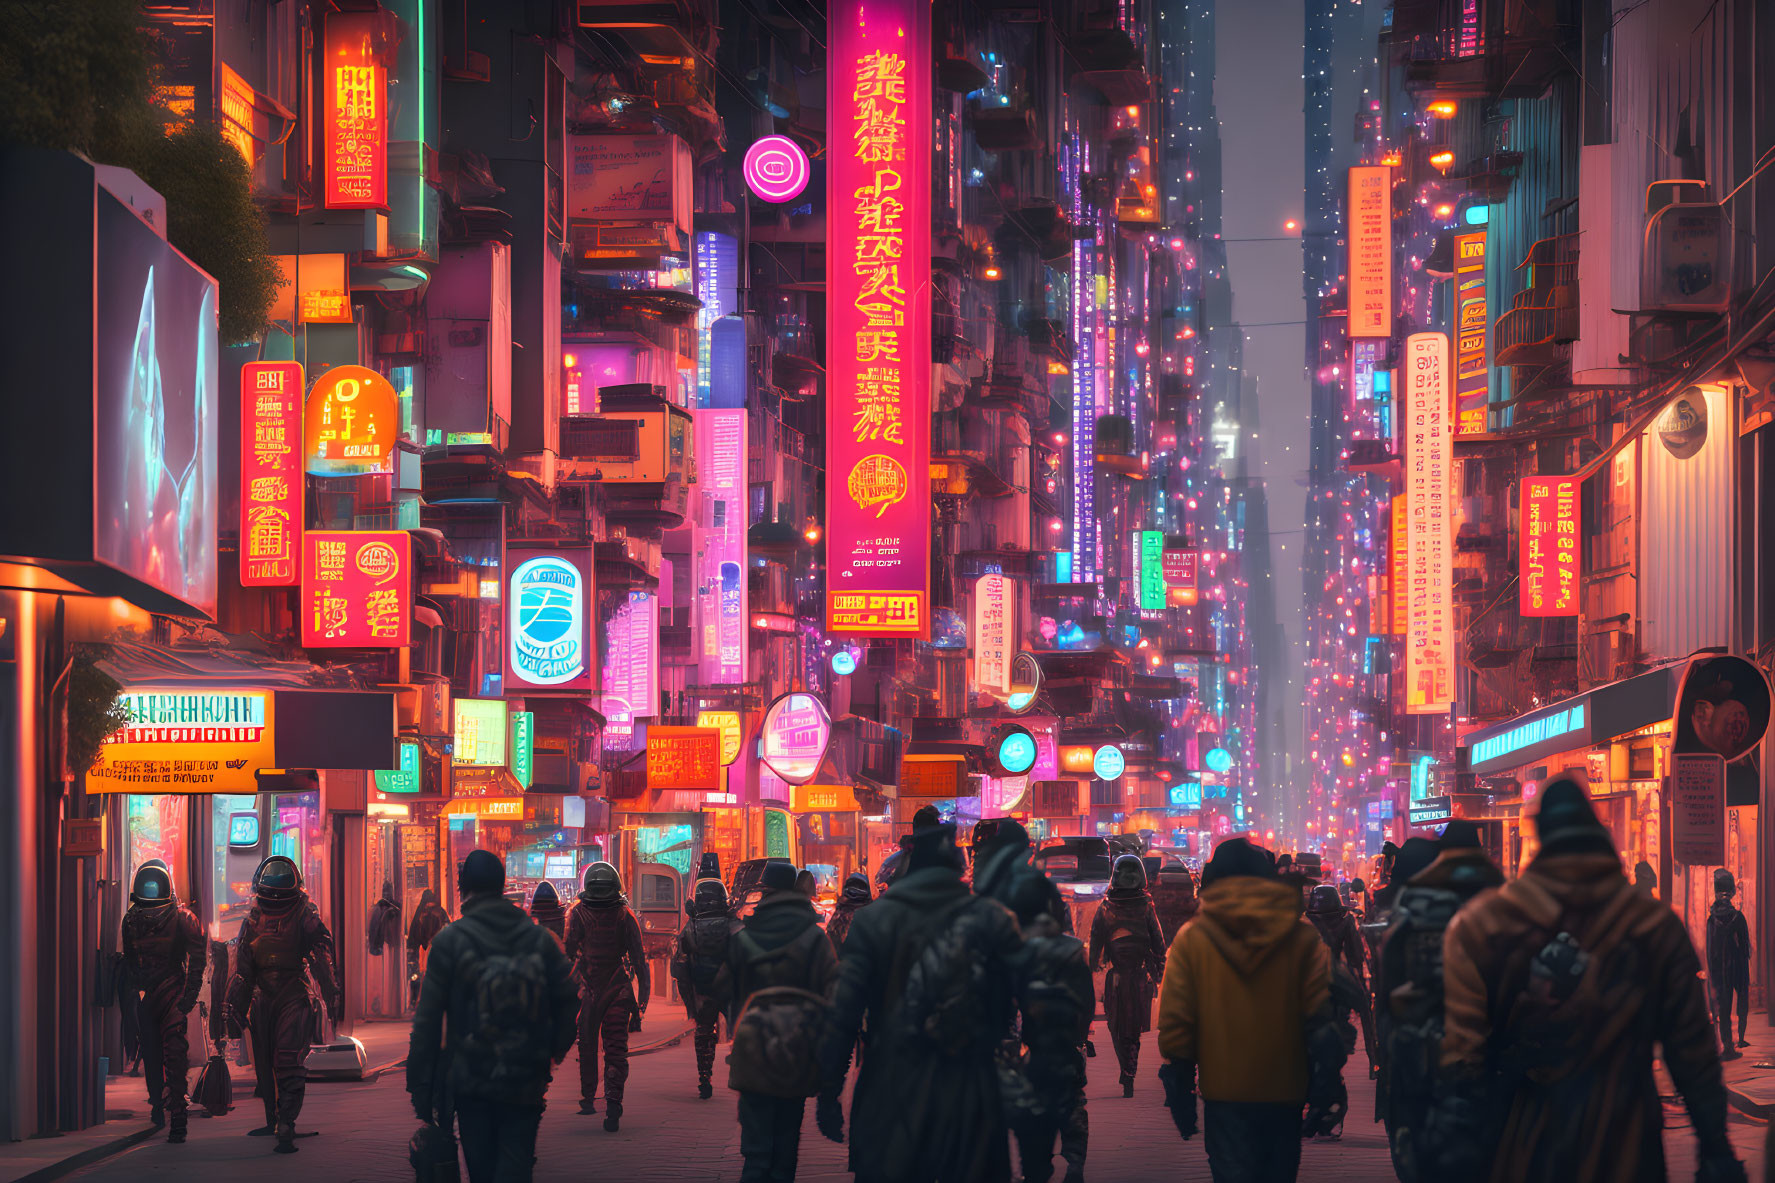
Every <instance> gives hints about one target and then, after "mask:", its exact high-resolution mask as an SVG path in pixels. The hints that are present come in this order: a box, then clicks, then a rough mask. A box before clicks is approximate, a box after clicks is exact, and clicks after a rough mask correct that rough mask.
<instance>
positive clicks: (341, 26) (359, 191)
mask: <svg viewBox="0 0 1775 1183" xmlns="http://www.w3.org/2000/svg"><path fill="white" fill-rule="evenodd" d="M377 40H378V37H377V18H376V14H375V13H357V12H348V13H335V14H333V15H332V16H329V17H328V18H327V31H326V60H325V61H324V62H323V63H322V64H321V71H322V75H323V77H322V83H321V87H322V90H323V91H324V92H325V94H326V123H325V124H324V125H323V126H324V130H325V134H324V137H323V141H324V147H323V149H322V151H323V155H324V159H323V161H322V164H323V165H324V167H325V169H326V193H325V204H326V207H327V208H328V209H380V208H381V207H383V206H385V205H387V204H388V71H387V70H385V69H383V67H382V62H381V61H380V60H379V57H378V54H377V51H376V48H375V42H376V41H377Z"/></svg>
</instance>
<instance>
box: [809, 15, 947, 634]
mask: <svg viewBox="0 0 1775 1183" xmlns="http://www.w3.org/2000/svg"><path fill="white" fill-rule="evenodd" d="M830 17H831V21H830V28H831V33H832V37H831V49H830V67H829V70H828V74H829V77H830V86H831V93H830V95H829V97H828V102H827V107H826V109H827V110H828V111H831V112H833V113H834V115H833V117H834V120H835V123H834V126H833V128H832V129H831V135H830V139H829V148H828V152H827V178H828V180H827V207H828V209H829V210H831V216H830V217H829V218H828V219H827V223H828V232H829V233H828V241H827V246H826V268H827V276H826V280H827V282H826V290H827V293H828V299H827V309H828V311H827V316H828V319H829V322H830V324H829V334H828V339H829V340H830V341H832V342H834V346H833V348H832V349H831V350H830V355H829V357H828V361H827V368H828V380H827V384H826V389H827V390H828V391H829V392H830V394H829V396H828V397H827V399H826V448H827V453H826V454H827V465H826V471H827V474H828V476H827V481H826V499H827V500H826V529H827V545H826V554H827V556H828V561H829V563H830V565H831V566H830V570H829V571H828V573H827V583H826V587H827V590H826V627H827V630H828V631H829V632H833V633H842V634H848V635H852V636H865V637H919V638H923V637H925V636H927V635H928V634H929V632H930V627H931V622H930V549H931V498H930V477H929V473H930V461H931V456H930V438H929V437H930V420H931V390H930V387H931V307H930V304H931V297H930V293H931V221H932V213H931V181H930V161H931V128H932V111H931V96H932V93H933V84H932V79H931V70H932V56H931V33H930V20H931V10H930V6H929V5H928V4H922V3H918V2H917V0H871V2H870V3H867V4H865V3H863V0H838V3H837V6H836V7H835V8H834V9H832V11H831V14H830Z"/></svg>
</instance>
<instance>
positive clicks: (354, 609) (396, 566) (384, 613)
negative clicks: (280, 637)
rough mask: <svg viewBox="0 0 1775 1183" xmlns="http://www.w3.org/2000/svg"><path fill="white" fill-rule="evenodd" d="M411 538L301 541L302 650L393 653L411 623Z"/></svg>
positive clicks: (401, 533)
mask: <svg viewBox="0 0 1775 1183" xmlns="http://www.w3.org/2000/svg"><path fill="white" fill-rule="evenodd" d="M412 571H413V536H412V535H410V534H408V533H407V532H406V531H405V530H310V531H308V532H307V533H306V534H304V535H303V536H302V644H303V645H304V646H306V647H308V648H314V649H398V648H400V647H401V646H403V645H405V644H407V643H408V641H409V635H410V633H411V632H412V620H413V576H412Z"/></svg>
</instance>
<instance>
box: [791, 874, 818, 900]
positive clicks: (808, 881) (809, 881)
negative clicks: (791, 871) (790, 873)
mask: <svg viewBox="0 0 1775 1183" xmlns="http://www.w3.org/2000/svg"><path fill="white" fill-rule="evenodd" d="M795 890H796V891H799V892H800V893H801V894H802V895H804V896H806V897H807V898H808V899H810V900H811V899H813V898H814V897H815V896H817V895H819V894H820V884H819V880H817V879H815V878H814V873H813V872H812V871H810V870H808V869H807V868H806V867H803V868H801V870H800V871H799V872H797V873H796V876H795Z"/></svg>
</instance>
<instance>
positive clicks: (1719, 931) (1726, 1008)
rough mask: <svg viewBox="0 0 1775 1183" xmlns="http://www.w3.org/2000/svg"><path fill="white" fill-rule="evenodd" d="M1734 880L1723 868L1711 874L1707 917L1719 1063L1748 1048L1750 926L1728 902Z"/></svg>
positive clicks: (1735, 887)
mask: <svg viewBox="0 0 1775 1183" xmlns="http://www.w3.org/2000/svg"><path fill="white" fill-rule="evenodd" d="M1737 894H1738V881H1737V880H1735V879H1733V878H1732V872H1730V871H1728V870H1726V869H1725V868H1724V867H1721V868H1719V869H1718V870H1717V871H1715V872H1714V873H1713V908H1712V910H1711V911H1709V912H1708V914H1707V984H1708V987H1709V988H1710V989H1711V990H1712V992H1713V1014H1714V1018H1715V1019H1716V1020H1717V1021H1718V1023H1719V1029H1720V1047H1721V1048H1723V1049H1725V1050H1723V1051H1722V1052H1721V1053H1720V1059H1722V1060H1736V1059H1738V1058H1740V1057H1741V1056H1742V1055H1743V1054H1744V1053H1742V1052H1740V1051H1739V1050H1738V1048H1741V1047H1749V1046H1750V1041H1749V1040H1747V1039H1745V1038H1744V1032H1745V1028H1746V1027H1747V1026H1748V1025H1749V1022H1750V926H1749V925H1747V924H1746V923H1745V922H1744V913H1743V912H1740V911H1739V910H1738V907H1737V905H1736V904H1734V903H1733V902H1732V897H1733V896H1735V895H1737ZM1734 995H1736V996H1737V999H1738V1044H1737V1047H1734V1046H1733V1045H1732V999H1733V996H1734Z"/></svg>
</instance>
